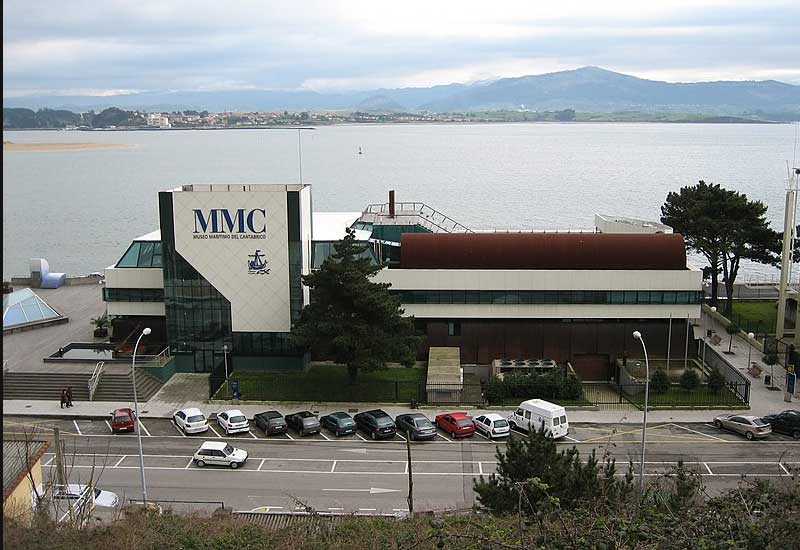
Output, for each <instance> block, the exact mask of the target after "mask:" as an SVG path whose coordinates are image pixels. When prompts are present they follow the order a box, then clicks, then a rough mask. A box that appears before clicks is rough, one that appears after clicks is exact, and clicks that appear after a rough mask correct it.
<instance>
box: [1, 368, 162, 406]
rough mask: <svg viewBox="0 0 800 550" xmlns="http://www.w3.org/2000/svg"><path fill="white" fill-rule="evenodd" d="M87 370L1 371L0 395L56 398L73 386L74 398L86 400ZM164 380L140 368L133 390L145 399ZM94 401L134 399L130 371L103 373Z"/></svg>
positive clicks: (15, 397) (87, 392) (40, 398)
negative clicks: (0, 386) (1, 387)
mask: <svg viewBox="0 0 800 550" xmlns="http://www.w3.org/2000/svg"><path fill="white" fill-rule="evenodd" d="M90 376H91V375H90V374H87V373H64V372H54V373H48V372H7V373H5V374H4V375H3V399H36V400H53V401H56V402H57V401H59V400H60V398H61V390H62V389H63V388H66V387H68V386H72V400H73V401H88V400H89V387H88V383H89V377H90ZM162 385H163V383H162V382H161V381H160V380H158V379H156V378H154V377H152V376H150V375H148V374H145V373H143V372H141V371H137V372H136V392H137V398H138V399H139V401H141V402H144V401H147V400H148V399H150V398H151V397H153V395H155V394H156V392H158V390H160V389H161V386H162ZM93 401H133V381H132V380H131V375H130V373H128V374H110V373H104V374H103V375H102V376H101V378H100V384H99V385H98V386H97V390H95V393H94V399H93Z"/></svg>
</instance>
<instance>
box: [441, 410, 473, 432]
mask: <svg viewBox="0 0 800 550" xmlns="http://www.w3.org/2000/svg"><path fill="white" fill-rule="evenodd" d="M433 423H434V424H435V425H436V426H437V427H438V428H441V429H442V430H444V431H446V432H447V433H449V434H450V437H452V438H456V437H472V435H473V434H474V433H475V423H474V422H473V421H472V417H471V416H468V415H467V413H465V412H454V413H443V414H440V415H437V416H436V419H435V420H434V422H433Z"/></svg>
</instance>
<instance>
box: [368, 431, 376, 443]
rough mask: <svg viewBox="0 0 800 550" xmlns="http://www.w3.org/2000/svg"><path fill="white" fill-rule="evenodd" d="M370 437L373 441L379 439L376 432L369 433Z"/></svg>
mask: <svg viewBox="0 0 800 550" xmlns="http://www.w3.org/2000/svg"><path fill="white" fill-rule="evenodd" d="M369 436H370V437H371V438H372V440H373V441H374V440H375V439H377V438H376V437H375V432H370V433H369Z"/></svg>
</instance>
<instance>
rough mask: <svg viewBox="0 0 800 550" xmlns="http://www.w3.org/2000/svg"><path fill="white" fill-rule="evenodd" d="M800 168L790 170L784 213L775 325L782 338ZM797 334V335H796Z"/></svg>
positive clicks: (778, 337) (790, 268)
mask: <svg viewBox="0 0 800 550" xmlns="http://www.w3.org/2000/svg"><path fill="white" fill-rule="evenodd" d="M798 175H800V168H793V169H791V170H789V181H788V188H787V189H786V208H785V211H784V215H783V250H782V251H781V280H780V294H779V296H778V319H777V323H776V326H775V339H776V340H781V339H782V338H783V337H784V336H785V332H784V322H785V319H786V293H787V290H788V286H789V282H790V281H789V276H790V273H791V270H792V252H793V251H792V245H793V244H794V238H793V237H794V233H795V227H794V219H795V209H796V208H797V189H796V187H797V180H798ZM795 336H796V335H795Z"/></svg>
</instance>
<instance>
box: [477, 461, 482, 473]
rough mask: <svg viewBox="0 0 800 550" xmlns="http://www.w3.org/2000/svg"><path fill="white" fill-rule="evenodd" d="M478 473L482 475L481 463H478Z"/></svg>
mask: <svg viewBox="0 0 800 550" xmlns="http://www.w3.org/2000/svg"><path fill="white" fill-rule="evenodd" d="M478 473H479V474H481V475H483V462H478Z"/></svg>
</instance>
